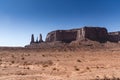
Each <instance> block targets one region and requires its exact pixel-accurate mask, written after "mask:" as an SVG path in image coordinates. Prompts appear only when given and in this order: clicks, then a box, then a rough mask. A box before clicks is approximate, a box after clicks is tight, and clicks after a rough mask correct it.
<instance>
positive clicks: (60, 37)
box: [46, 30, 77, 43]
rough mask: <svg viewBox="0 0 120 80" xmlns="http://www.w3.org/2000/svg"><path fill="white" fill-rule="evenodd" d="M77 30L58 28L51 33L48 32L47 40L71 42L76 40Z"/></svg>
mask: <svg viewBox="0 0 120 80" xmlns="http://www.w3.org/2000/svg"><path fill="white" fill-rule="evenodd" d="M76 37H77V32H76V31H73V30H70V31H69V30H57V31H53V32H51V33H48V35H47V37H46V42H53V41H62V42H67V43H69V42H71V41H74V40H76Z"/></svg>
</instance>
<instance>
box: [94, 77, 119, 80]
mask: <svg viewBox="0 0 120 80" xmlns="http://www.w3.org/2000/svg"><path fill="white" fill-rule="evenodd" d="M93 80H120V78H117V77H114V76H113V77H112V78H109V77H106V76H104V78H100V77H99V76H97V78H96V79H93Z"/></svg>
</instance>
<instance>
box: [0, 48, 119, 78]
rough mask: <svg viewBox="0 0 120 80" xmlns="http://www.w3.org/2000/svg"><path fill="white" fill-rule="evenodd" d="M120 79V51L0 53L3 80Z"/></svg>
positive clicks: (10, 51)
mask: <svg viewBox="0 0 120 80" xmlns="http://www.w3.org/2000/svg"><path fill="white" fill-rule="evenodd" d="M104 76H107V77H113V76H115V77H118V78H120V48H112V49H104V50H88V51H87V50H79V51H73V52H72V51H66V52H59V51H55V52H52V51H44V52H43V51H39V50H33V51H32V50H19V49H18V50H6V49H1V50H0V80H90V79H96V78H98V77H99V78H103V77H104Z"/></svg>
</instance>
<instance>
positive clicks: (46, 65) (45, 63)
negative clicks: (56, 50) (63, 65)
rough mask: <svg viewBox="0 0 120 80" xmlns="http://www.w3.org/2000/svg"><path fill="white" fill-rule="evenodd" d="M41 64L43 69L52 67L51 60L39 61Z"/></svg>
mask: <svg viewBox="0 0 120 80" xmlns="http://www.w3.org/2000/svg"><path fill="white" fill-rule="evenodd" d="M41 64H42V66H43V67H48V66H51V65H53V61H52V60H47V61H41Z"/></svg>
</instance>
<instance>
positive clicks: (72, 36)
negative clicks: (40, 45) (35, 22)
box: [46, 27, 108, 42]
mask: <svg viewBox="0 0 120 80" xmlns="http://www.w3.org/2000/svg"><path fill="white" fill-rule="evenodd" d="M107 37H108V32H107V29H105V28H100V27H83V28H79V29H71V30H56V31H53V32H50V33H48V35H47V37H46V42H53V41H62V42H71V41H74V40H85V39H90V40H94V41H99V42H106V41H107Z"/></svg>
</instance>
